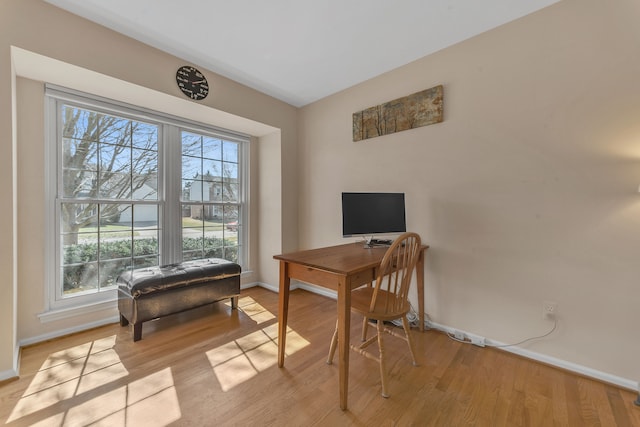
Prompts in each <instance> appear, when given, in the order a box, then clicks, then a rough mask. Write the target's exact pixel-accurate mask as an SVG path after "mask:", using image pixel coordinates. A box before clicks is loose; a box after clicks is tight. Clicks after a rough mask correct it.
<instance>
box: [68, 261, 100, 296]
mask: <svg viewBox="0 0 640 427" xmlns="http://www.w3.org/2000/svg"><path fill="white" fill-rule="evenodd" d="M97 288H98V263H97V262H91V263H83V264H72V265H65V266H63V267H62V292H63V295H65V296H69V295H71V296H72V295H74V294H78V293H80V292H83V291H87V290H92V289H97Z"/></svg>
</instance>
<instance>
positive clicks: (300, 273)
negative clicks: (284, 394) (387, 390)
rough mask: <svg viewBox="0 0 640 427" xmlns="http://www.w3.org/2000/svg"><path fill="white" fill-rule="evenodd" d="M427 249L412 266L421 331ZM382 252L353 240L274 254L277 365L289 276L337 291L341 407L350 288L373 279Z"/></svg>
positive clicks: (283, 338)
mask: <svg viewBox="0 0 640 427" xmlns="http://www.w3.org/2000/svg"><path fill="white" fill-rule="evenodd" d="M428 248H429V247H428V246H422V250H421V251H420V258H419V259H418V264H417V265H416V278H417V283H418V317H419V325H420V331H423V330H424V253H425V251H426V250H427V249H428ZM386 251H387V248H386V247H374V248H364V247H363V243H362V242H357V243H348V244H346V245H339V246H331V247H328V248H320V249H311V250H306V251H300V252H293V253H289V254H282V255H275V256H274V258H275V259H277V260H279V261H280V295H279V296H280V301H279V306H278V315H279V318H278V319H279V324H278V366H279V367H281V368H282V367H283V366H284V351H285V348H286V338H287V335H286V332H287V316H288V312H289V285H290V282H291V279H297V280H300V281H303V282H307V283H311V284H314V285H319V286H322V287H325V288H329V289H333V290H335V291H337V292H338V364H339V369H340V408H342V409H343V410H344V409H347V393H348V389H349V331H350V322H351V290H352V289H355V288H357V287H360V286H362V285H364V284H367V283H371V282H373V281H374V280H375V278H376V271H377V269H378V266H379V265H380V261H382V257H383V256H384V254H385V252H386Z"/></svg>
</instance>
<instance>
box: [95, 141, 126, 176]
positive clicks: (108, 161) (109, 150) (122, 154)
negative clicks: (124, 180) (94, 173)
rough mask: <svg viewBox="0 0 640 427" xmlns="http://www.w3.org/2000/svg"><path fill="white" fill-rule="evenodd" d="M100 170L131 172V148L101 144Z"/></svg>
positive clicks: (105, 171)
mask: <svg viewBox="0 0 640 427" xmlns="http://www.w3.org/2000/svg"><path fill="white" fill-rule="evenodd" d="M100 172H101V175H104V176H106V177H108V176H109V175H110V174H111V173H116V172H117V173H123V174H127V175H129V174H131V148H129V147H123V146H122V145H111V144H100Z"/></svg>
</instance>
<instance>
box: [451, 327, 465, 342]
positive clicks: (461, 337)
mask: <svg viewBox="0 0 640 427" xmlns="http://www.w3.org/2000/svg"><path fill="white" fill-rule="evenodd" d="M453 336H454V337H456V339H458V340H460V341H464V340H465V336H464V334H463V333H462V332H460V331H459V330H457V329H456V330H455V331H454V332H453Z"/></svg>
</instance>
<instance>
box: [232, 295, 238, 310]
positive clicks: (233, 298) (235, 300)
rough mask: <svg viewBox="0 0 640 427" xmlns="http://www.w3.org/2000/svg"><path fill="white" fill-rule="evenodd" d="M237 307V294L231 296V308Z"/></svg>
mask: <svg viewBox="0 0 640 427" xmlns="http://www.w3.org/2000/svg"><path fill="white" fill-rule="evenodd" d="M237 308H238V296H237V295H236V296H235V297H231V309H232V310H235V309H237Z"/></svg>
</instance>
